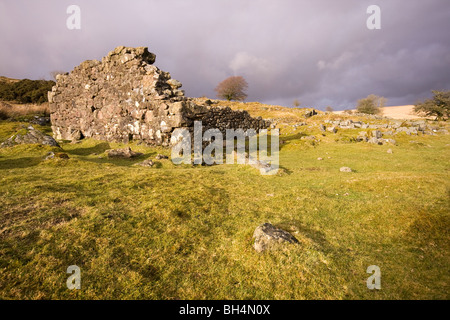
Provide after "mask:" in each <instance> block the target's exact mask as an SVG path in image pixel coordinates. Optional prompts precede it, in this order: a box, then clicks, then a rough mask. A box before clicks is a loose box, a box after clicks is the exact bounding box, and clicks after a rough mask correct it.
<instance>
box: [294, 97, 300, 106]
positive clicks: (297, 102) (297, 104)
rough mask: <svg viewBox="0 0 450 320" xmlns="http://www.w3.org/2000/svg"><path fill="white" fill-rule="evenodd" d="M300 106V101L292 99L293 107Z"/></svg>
mask: <svg viewBox="0 0 450 320" xmlns="http://www.w3.org/2000/svg"><path fill="white" fill-rule="evenodd" d="M299 106H300V101H298V99H295V100H294V107H299Z"/></svg>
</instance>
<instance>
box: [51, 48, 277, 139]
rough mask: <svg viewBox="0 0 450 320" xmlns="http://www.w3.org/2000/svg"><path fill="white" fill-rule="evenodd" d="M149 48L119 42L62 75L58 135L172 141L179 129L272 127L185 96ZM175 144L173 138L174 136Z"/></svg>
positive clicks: (55, 119)
mask: <svg viewBox="0 0 450 320" xmlns="http://www.w3.org/2000/svg"><path fill="white" fill-rule="evenodd" d="M155 59H156V56H155V54H153V53H151V52H149V51H148V49H147V48H146V47H138V48H129V47H117V48H116V49H114V50H113V51H111V52H109V53H108V55H107V56H105V57H104V58H102V60H101V61H97V60H87V61H84V62H83V63H81V64H80V65H79V66H77V67H75V68H74V70H73V71H72V72H71V73H70V74H69V73H66V74H60V75H58V76H57V79H56V85H55V86H53V88H52V91H51V92H49V93H48V100H49V105H50V117H51V122H52V130H53V135H54V137H55V139H57V140H80V139H83V138H95V139H99V140H107V141H115V142H124V143H128V142H129V141H130V140H140V141H143V142H145V143H147V144H151V145H163V146H169V145H171V133H172V132H173V131H174V130H175V129H176V128H187V129H188V130H189V131H190V132H193V125H194V121H196V120H198V121H202V122H203V123H202V124H203V126H204V130H207V129H209V128H218V129H220V130H221V131H222V132H223V133H225V130H226V129H238V128H242V129H244V131H245V130H247V129H255V130H257V131H258V130H260V129H266V128H268V127H269V126H270V122H269V121H266V120H263V119H262V118H260V117H259V118H252V117H251V116H250V115H249V114H248V112H246V111H234V110H232V109H231V108H229V107H221V106H213V105H211V103H206V102H203V103H202V104H199V103H197V102H196V101H194V99H193V98H187V97H185V96H184V91H183V90H180V87H181V86H182V85H181V83H180V82H179V81H177V80H175V79H172V78H171V75H170V73H168V72H164V71H162V70H160V69H158V68H157V67H156V66H154V65H153V63H154V62H155ZM172 143H173V141H172Z"/></svg>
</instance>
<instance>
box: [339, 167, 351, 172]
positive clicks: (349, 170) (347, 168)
mask: <svg viewBox="0 0 450 320" xmlns="http://www.w3.org/2000/svg"><path fill="white" fill-rule="evenodd" d="M339 171H341V172H352V171H353V170H352V169H351V168H349V167H341V168H340V169H339Z"/></svg>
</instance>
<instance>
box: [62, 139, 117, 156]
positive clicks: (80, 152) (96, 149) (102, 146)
mask: <svg viewBox="0 0 450 320" xmlns="http://www.w3.org/2000/svg"><path fill="white" fill-rule="evenodd" d="M108 149H111V147H110V145H109V143H107V142H101V143H99V144H97V145H95V146H93V147H88V148H76V149H72V150H66V152H67V153H68V154H73V155H77V156H88V155H91V154H93V153H98V154H100V153H103V152H105V151H106V150H108Z"/></svg>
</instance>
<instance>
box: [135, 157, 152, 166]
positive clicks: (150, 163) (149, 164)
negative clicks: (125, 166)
mask: <svg viewBox="0 0 450 320" xmlns="http://www.w3.org/2000/svg"><path fill="white" fill-rule="evenodd" d="M153 165H154V162H153V161H152V160H150V159H147V160H144V161H142V162H139V163H135V164H134V166H141V167H152V166H153Z"/></svg>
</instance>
